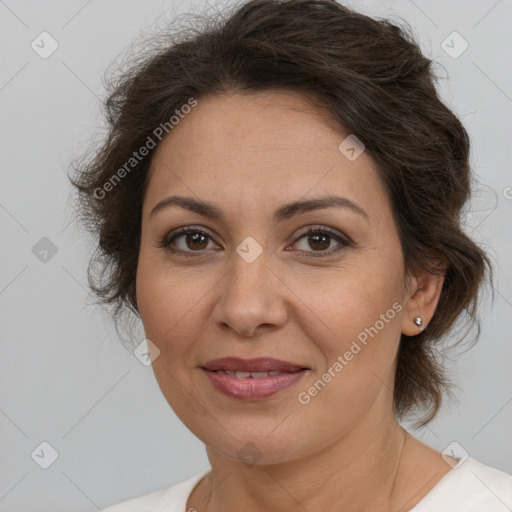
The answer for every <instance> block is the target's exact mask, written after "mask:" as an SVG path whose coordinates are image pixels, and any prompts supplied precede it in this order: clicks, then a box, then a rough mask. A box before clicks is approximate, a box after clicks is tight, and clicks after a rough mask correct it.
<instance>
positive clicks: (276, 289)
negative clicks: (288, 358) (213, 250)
mask: <svg viewBox="0 0 512 512" xmlns="http://www.w3.org/2000/svg"><path fill="white" fill-rule="evenodd" d="M270 263H271V262H270V258H268V256H267V254H266V253H265V251H263V252H262V253H261V254H260V255H259V256H258V257H257V258H256V259H255V260H254V261H252V262H248V261H246V260H244V258H242V257H241V256H240V255H239V254H238V253H236V252H234V253H233V256H232V261H230V270H229V271H228V272H227V274H226V275H225V276H224V278H223V279H221V281H220V282H219V286H218V290H217V295H216V304H215V307H214V309H213V312H212V314H213V319H214V321H215V323H216V324H217V325H218V326H219V327H220V328H221V329H224V330H226V329H232V330H233V331H235V332H236V334H237V337H240V336H242V337H253V336H255V333H257V332H260V331H261V332H264V331H265V332H266V331H272V330H276V329H279V328H281V327H282V326H283V325H285V323H286V321H287V319H288V309H287V304H288V298H289V297H290V295H291V291H290V289H289V288H288V287H287V286H286V284H285V283H284V281H283V279H282V278H280V277H279V276H278V275H277V272H276V270H275V269H273V268H271V265H270Z"/></svg>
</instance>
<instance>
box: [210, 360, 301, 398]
mask: <svg viewBox="0 0 512 512" xmlns="http://www.w3.org/2000/svg"><path fill="white" fill-rule="evenodd" d="M201 369H202V371H203V373H204V374H205V375H206V376H207V377H208V378H209V379H210V382H211V383H212V385H213V386H214V388H215V389H217V390H218V391H220V392H221V393H223V394H225V395H227V396H229V397H231V398H237V399H239V400H260V399H263V398H267V397H269V396H272V395H274V394H276V393H278V392H279V391H282V390H283V389H286V388H288V387H289V386H291V385H292V384H294V383H295V382H297V381H298V380H299V379H300V378H301V377H302V376H303V375H304V374H305V373H306V371H307V370H308V368H305V367H304V366H301V365H297V364H293V363H289V362H287V361H281V360H279V359H272V358H266V357H264V358H258V359H245V360H244V359H239V358H235V357H226V358H221V359H215V360H213V361H209V362H208V363H206V364H205V365H204V366H202V367H201ZM217 370H230V371H239V372H242V371H243V372H271V371H279V372H282V373H280V374H278V375H270V376H268V377H254V378H253V377H246V378H239V377H233V376H231V375H227V374H225V373H221V372H218V371H217Z"/></svg>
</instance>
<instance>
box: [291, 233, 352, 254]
mask: <svg viewBox="0 0 512 512" xmlns="http://www.w3.org/2000/svg"><path fill="white" fill-rule="evenodd" d="M302 240H304V242H301V241H302ZM299 242H300V243H302V247H299V250H300V251H302V252H308V253H318V254H315V256H320V257H321V256H331V255H332V254H334V253H336V252H339V251H341V250H343V249H344V248H346V247H348V246H350V245H351V242H350V240H348V239H347V238H346V237H344V236H343V235H341V233H337V232H334V231H331V230H330V229H327V228H313V229H309V230H307V231H305V232H303V233H302V234H301V235H299V237H298V238H297V241H296V242H295V244H294V245H297V244H299ZM333 242H334V243H333ZM333 245H334V247H333ZM310 249H312V250H310Z"/></svg>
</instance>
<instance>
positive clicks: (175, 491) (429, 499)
mask: <svg viewBox="0 0 512 512" xmlns="http://www.w3.org/2000/svg"><path fill="white" fill-rule="evenodd" d="M210 471H211V469H207V470H204V471H202V472H201V473H198V474H196V475H194V476H193V477H191V478H189V479H187V480H184V481H182V482H180V483H177V484H175V485H172V486H170V487H167V488H165V489H160V490H158V491H154V492H151V493H149V494H144V495H143V496H139V497H136V498H132V499H129V500H127V501H123V502H121V503H117V504H116V505H111V506H110V507H107V508H105V509H103V512H189V511H187V510H186V509H185V507H186V505H187V500H188V497H189V496H190V494H191V493H192V490H193V489H194V487H195V486H196V484H198V483H199V481H200V480H201V479H202V478H203V477H204V476H206V475H207V474H208V473H209V472H210ZM511 510H512V475H509V474H507V473H504V472H503V471H500V470H498V469H495V468H493V467H490V466H486V465H484V464H482V463H480V462H478V461H477V460H475V459H472V458H471V457H468V458H466V459H461V460H459V462H458V464H457V465H456V466H455V467H454V468H452V469H451V470H450V471H449V472H448V473H447V474H446V475H445V476H444V477H443V478H442V479H441V480H440V481H439V482H438V483H437V484H436V485H435V486H434V488H433V489H431V491H430V492H429V493H428V494H427V495H426V496H425V497H424V498H423V499H422V500H421V501H420V502H419V503H418V504H417V505H416V506H415V507H414V508H413V509H411V512H510V511H511ZM190 512H194V510H193V509H192V510H191V511H190ZM199 512H200V511H199Z"/></svg>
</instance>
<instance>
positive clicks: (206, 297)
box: [137, 92, 411, 463]
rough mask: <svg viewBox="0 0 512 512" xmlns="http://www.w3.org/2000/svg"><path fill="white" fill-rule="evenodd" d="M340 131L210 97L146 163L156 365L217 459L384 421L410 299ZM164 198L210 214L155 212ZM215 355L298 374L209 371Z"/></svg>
mask: <svg viewBox="0 0 512 512" xmlns="http://www.w3.org/2000/svg"><path fill="white" fill-rule="evenodd" d="M348 135H349V133H342V132H341V131H340V130H334V129H333V128H332V127H329V125H328V124H327V122H325V121H323V120H322V118H321V117H320V113H319V112H318V111H315V110H314V109H313V107H311V106H309V105H308V103H306V102H305V100H304V99H301V98H299V97H295V96H291V95H289V94H284V93H278V92H272V93H266V94H258V95H230V96H224V97H208V98H205V99H200V100H199V101H198V104H197V106H196V107H195V108H193V109H192V111H191V112H190V113H189V114H187V115H186V116H185V117H184V118H183V119H182V120H181V121H180V123H179V124H178V125H177V126H176V127H175V128H174V129H173V131H172V132H171V133H170V135H169V136H168V137H167V138H165V139H163V141H162V143H161V144H160V145H159V147H158V148H157V150H156V153H155V155H154V158H153V161H152V174H151V179H150V182H149V186H148V189H147V192H146V195H145V198H144V205H143V221H142V240H141V249H140V258H139V265H138V270H137V300H138V305H139V311H140V315H141V318H142V321H143V324H144V328H145V333H146V336H147V338H148V339H150V340H151V342H152V343H154V345H156V347H158V350H159V355H158V356H157V357H156V358H155V359H154V361H153V369H154V372H155V375H156V378H157V380H158V383H159V386H160V388H161V390H162V392H163V394H164V395H165V397H166V399H167V401H168V402H169V404H170V405H171V407H172V408H173V410H174V411H175V412H176V414H177V415H178V416H179V417H180V419H181V420H182V421H183V422H184V423H185V425H186V426H187V427H188V428H189V429H190V430H191V431H192V432H193V433H194V434H195V435H196V436H197V437H199V438H200V439H201V440H202V441H203V442H204V443H205V444H206V445H207V446H208V447H211V448H213V449H214V450H216V451H217V452H220V453H223V454H225V455H226V456H228V457H232V458H240V457H243V456H244V455H247V454H246V453H245V452H244V450H245V451H247V450H250V448H249V446H250V445H248V443H251V444H252V445H253V448H251V449H252V450H254V451H255V452H256V455H255V456H257V457H258V458H260V457H261V460H260V462H261V463H265V462H266V463H276V462H279V461H286V460H293V459H295V458H297V457H301V456H307V455H309V454H312V453H315V452H318V451H319V450H322V449H324V448H326V447H328V446H330V445H331V444H332V443H333V442H335V441H336V439H338V438H340V437H341V436H344V435H345V434H347V433H348V432H350V431H351V430H352V429H354V428H356V427H358V426H359V425H362V424H363V423H364V422H367V421H368V418H372V421H374V422H378V421H380V420H382V418H388V417H391V415H392V399H393V394H392V391H391V390H392V389H393V380H394V361H395V355H396V352H397V348H398V342H399V339H400V334H401V332H402V331H403V332H406V330H403V329H404V327H403V326H404V325H406V324H407V325H409V324H410V323H411V318H410V315H409V314H408V312H407V311H406V303H407V302H408V300H409V292H408V291H407V288H408V287H407V286H405V284H404V283H405V278H404V268H403V262H402V252H401V247H400V242H399V238H398V234H397V230H396V226H395V223H394V220H393V217H392V213H391V207H390V203H389V200H388V197H387V195H386V192H385V190H384V188H383V185H382V184H381V182H380V180H379V178H378V176H377V173H376V170H375V167H374V165H373V164H372V161H371V159H370V157H369V156H368V155H367V154H366V153H365V152H362V153H361V154H360V155H359V156H357V154H358V152H359V151H360V149H361V148H360V147H357V146H356V147H355V148H354V149H355V151H351V150H350V147H351V145H350V139H349V141H346V142H345V143H344V144H343V145H342V150H343V151H342V150H340V149H339V145H340V143H341V142H342V141H343V140H344V139H345V138H346V137H347V136H348ZM354 157H357V158H355V159H354ZM170 196H180V197H182V198H187V199H188V200H189V204H191V203H192V201H194V202H196V203H197V204H202V203H208V205H211V206H213V207H214V212H215V213H218V214H219V215H218V216H213V215H210V214H207V213H208V212H207V211H206V210H207V209H206V208H203V209H204V210H205V211H204V212H203V213H199V212H198V211H192V209H190V208H186V207H185V206H178V205H176V204H172V205H171V204H167V206H161V207H160V208H158V209H157V210H155V211H154V212H153V213H152V211H153V209H154V208H155V206H156V205H158V204H159V203H160V202H161V201H163V200H165V199H166V198H169V197H170ZM332 197H338V198H340V199H338V200H337V202H336V203H335V202H333V200H332V199H328V198H332ZM321 198H323V199H327V201H326V203H327V202H329V205H326V204H324V205H323V207H320V208H311V206H312V205H314V203H311V204H310V203H309V202H310V201H317V200H318V199H321ZM302 202H305V203H304V205H303V206H300V204H301V203H302ZM291 203H298V206H291V207H286V208H285V207H284V205H289V204H291ZM182 204H183V203H182ZM308 204H309V206H308ZM317 206H318V205H317ZM210 213H212V212H210ZM182 227H189V229H190V232H189V233H184V234H183V233H178V234H177V236H176V238H174V240H172V241H171V240H170V239H171V238H172V236H173V234H176V231H177V230H178V229H179V228H182ZM310 228H311V229H318V231H319V233H313V234H309V235H308V234H307V231H308V229H310ZM168 235H171V236H168ZM166 237H167V242H168V247H167V248H165V247H160V245H162V243H161V242H162V240H164V239H165V238H166ZM174 251H175V252H174ZM150 346H151V345H150ZM157 353H158V352H157V351H156V350H154V351H153V357H154V356H155V355H156V354H157ZM227 357H234V358H240V359H243V360H248V359H254V358H273V359H277V360H280V361H286V362H288V363H292V364H294V365H297V367H296V368H291V367H284V366H280V363H275V362H274V363H275V364H277V366H272V362H271V363H268V362H267V364H270V366H265V365H256V366H255V367H253V370H254V371H257V370H259V371H261V372H262V371H265V370H272V368H274V371H275V372H279V373H278V375H270V376H265V375H267V374H261V373H260V374H257V375H254V376H249V377H248V376H247V374H244V373H241V374H239V376H236V375H235V376H234V375H229V374H227V373H223V372H214V371H212V370H210V371H208V370H205V367H206V366H210V367H211V366H212V365H211V364H210V363H209V362H211V361H212V360H215V359H218V358H227ZM234 364H235V366H236V365H237V364H238V365H239V364H240V363H239V362H236V361H235V362H234ZM219 368H221V369H222V368H223V369H227V370H231V371H235V369H234V368H233V367H232V366H230V365H228V364H226V363H220V365H217V369H219ZM240 368H241V369H243V367H241V366H240ZM300 368H305V370H301V371H293V372H290V371H289V370H298V369H300ZM245 369H246V370H247V367H245ZM285 370H287V371H285ZM257 379H262V380H260V381H259V382H255V381H256V380H257ZM377 426H378V424H377Z"/></svg>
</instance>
